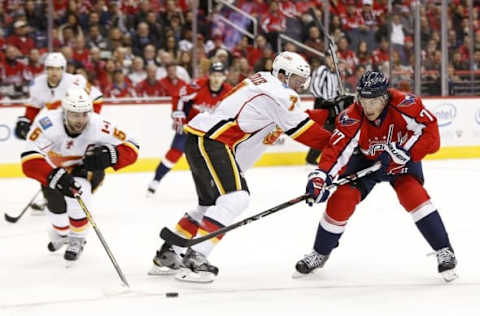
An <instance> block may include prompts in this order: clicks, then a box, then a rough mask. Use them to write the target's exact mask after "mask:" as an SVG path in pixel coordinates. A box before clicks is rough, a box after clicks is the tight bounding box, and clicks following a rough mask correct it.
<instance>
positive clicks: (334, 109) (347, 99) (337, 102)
mask: <svg viewBox="0 0 480 316" xmlns="http://www.w3.org/2000/svg"><path fill="white" fill-rule="evenodd" d="M354 101H355V97H354V96H353V95H339V96H337V97H335V98H333V99H329V100H322V99H319V98H317V99H315V108H318V109H329V110H330V113H331V114H333V115H334V116H337V115H338V114H340V112H342V111H343V110H345V109H346V108H347V107H348V106H349V105H350V104H352V103H353V102H354Z"/></svg>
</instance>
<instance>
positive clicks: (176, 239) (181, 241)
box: [160, 162, 381, 248]
mask: <svg viewBox="0 0 480 316" xmlns="http://www.w3.org/2000/svg"><path fill="white" fill-rule="evenodd" d="M380 167H381V163H380V162H377V163H375V164H374V165H372V166H370V167H368V168H365V169H362V170H360V171H357V172H355V173H353V174H351V175H348V176H346V177H344V178H341V179H339V180H338V181H336V182H335V183H332V184H331V185H329V186H328V187H327V188H326V189H327V190H332V189H334V188H335V187H337V186H340V185H343V184H347V183H350V182H352V181H355V180H357V179H359V178H361V177H364V176H366V175H368V174H370V173H372V172H375V171H377V170H378V169H380ZM309 197H310V195H309V194H302V195H300V196H298V197H296V198H294V199H292V200H290V201H287V202H284V203H282V204H279V205H277V206H274V207H272V208H271V209H268V210H266V211H263V212H261V213H258V214H256V215H253V216H250V217H247V218H245V219H243V220H241V221H239V222H236V223H234V224H231V225H229V226H225V227H223V228H221V229H219V230H216V231H214V232H211V233H210V234H207V235H205V236H202V237H198V238H194V239H186V238H183V237H181V236H179V235H177V234H176V233H174V232H172V231H171V230H170V229H168V228H167V227H164V228H162V230H161V231H160V237H161V238H162V239H163V240H165V242H166V243H168V244H171V245H176V246H179V247H183V248H187V247H191V246H193V245H196V244H199V243H201V242H204V241H205V240H208V239H211V238H213V237H216V236H218V235H222V234H225V233H226V232H229V231H231V230H233V229H235V228H238V227H240V226H244V225H247V224H249V223H251V222H254V221H257V220H259V219H261V218H263V217H266V216H268V215H271V214H273V213H276V212H278V211H280V210H283V209H285V208H287V207H290V206H292V205H295V204H297V203H299V202H301V201H304V200H306V199H307V198H309Z"/></svg>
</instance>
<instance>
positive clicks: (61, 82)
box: [15, 53, 103, 211]
mask: <svg viewBox="0 0 480 316" xmlns="http://www.w3.org/2000/svg"><path fill="white" fill-rule="evenodd" d="M66 66H67V61H66V60H65V57H63V54H62V53H50V54H48V55H47V58H46V59H45V69H46V73H45V74H41V75H39V76H38V77H36V78H35V79H34V81H33V84H32V85H31V87H30V99H29V100H28V101H27V103H26V105H25V114H24V116H21V117H19V118H18V120H17V123H16V126H15V135H16V136H17V137H18V138H19V139H25V137H26V136H27V134H28V132H29V130H30V126H31V125H32V122H33V120H34V119H35V117H37V115H38V113H39V112H40V111H41V110H42V109H47V110H53V109H56V108H58V107H59V106H60V104H61V100H62V98H63V97H64V96H65V93H66V91H67V90H68V89H69V88H71V87H79V88H85V89H87V92H88V93H89V95H90V98H91V100H92V101H93V106H94V112H96V113H100V110H101V106H102V103H103V96H102V94H101V92H100V91H98V89H93V88H90V86H89V84H87V81H86V79H85V78H84V77H83V76H81V75H72V74H69V73H65V69H66ZM45 205H46V200H45V199H40V200H37V201H36V202H34V203H32V205H31V206H32V208H33V209H34V210H39V211H41V210H43V209H44V208H45Z"/></svg>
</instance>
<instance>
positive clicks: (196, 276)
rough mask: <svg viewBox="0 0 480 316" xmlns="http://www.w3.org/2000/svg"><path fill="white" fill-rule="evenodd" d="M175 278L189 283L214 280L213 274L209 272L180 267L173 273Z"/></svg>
mask: <svg viewBox="0 0 480 316" xmlns="http://www.w3.org/2000/svg"><path fill="white" fill-rule="evenodd" d="M175 279H176V280H178V281H181V282H190V283H212V282H213V281H214V280H215V276H214V275H213V273H210V272H203V271H199V272H193V271H192V270H190V269H187V268H182V269H179V271H178V273H177V274H176V275H175Z"/></svg>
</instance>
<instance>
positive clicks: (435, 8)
mask: <svg viewBox="0 0 480 316" xmlns="http://www.w3.org/2000/svg"><path fill="white" fill-rule="evenodd" d="M323 1H324V0H297V1H288V0H236V1H230V2H231V3H233V4H234V5H236V6H237V7H239V8H240V9H242V10H243V11H245V12H247V13H249V14H250V15H252V16H253V17H255V18H256V19H257V20H258V26H259V30H258V31H259V32H258V35H257V36H256V38H254V39H249V38H248V37H247V36H244V35H242V34H241V33H240V32H238V31H236V30H235V29H233V28H231V27H228V26H227V25H226V24H225V23H223V22H222V21H221V20H220V19H219V15H223V16H225V17H227V18H228V19H229V20H230V21H232V22H235V23H237V24H240V25H244V26H245V28H246V29H247V30H252V23H251V21H250V20H248V19H246V18H245V16H243V15H240V14H238V13H237V12H235V11H233V10H230V9H229V8H228V7H227V6H222V5H218V4H216V5H214V7H213V13H210V14H209V12H208V10H207V1H199V5H200V7H199V8H198V14H197V18H198V20H197V21H198V31H199V33H198V34H197V38H196V43H197V51H198V58H199V62H198V68H197V70H198V71H197V75H199V76H200V75H203V74H205V73H206V71H207V69H208V66H209V64H210V63H211V62H212V60H218V61H221V62H223V63H224V64H226V65H227V68H228V69H229V72H228V79H227V80H228V82H229V83H230V84H232V85H235V84H236V83H238V82H239V81H241V80H242V79H243V78H245V77H247V76H249V75H250V74H252V73H253V72H256V71H260V70H267V71H268V70H271V67H272V62H273V58H274V56H275V54H276V52H277V50H278V40H279V34H285V35H287V36H289V37H291V38H293V39H295V40H297V41H300V42H302V43H304V44H306V45H308V46H310V47H312V48H314V49H316V50H318V51H320V52H321V53H323V52H325V50H326V49H327V47H325V40H324V37H323V34H322V32H321V31H320V30H319V29H318V27H317V26H316V24H315V21H314V19H313V18H312V16H311V15H310V13H309V11H308V9H309V8H313V11H314V13H315V15H316V17H317V18H318V19H319V20H320V21H323V16H324V11H323V10H324V6H323ZM52 2H53V29H52V32H51V34H50V36H52V44H53V49H54V50H55V51H60V52H62V53H63V54H64V56H65V57H66V59H67V61H68V67H67V71H68V72H71V73H75V72H83V73H85V74H86V76H87V77H88V80H89V81H90V82H92V84H94V85H96V86H98V87H99V88H100V89H101V91H102V92H103V93H104V96H105V97H107V98H121V97H144V96H167V95H172V94H173V93H175V89H174V88H172V87H175V86H177V85H178V83H177V81H178V80H180V81H182V82H184V83H189V82H190V81H191V80H192V78H193V77H194V75H195V74H194V71H193V67H192V47H193V42H194V41H193V34H192V19H193V13H192V10H191V4H190V1H189V0H150V1H138V0H123V1H114V0H69V1H67V0H52ZM466 2H467V1H466V0H453V1H449V14H448V52H449V55H448V56H449V75H450V76H449V79H450V81H451V82H457V81H462V80H464V79H465V78H466V77H465V75H464V74H467V77H468V78H470V76H469V74H470V72H469V70H475V71H479V70H480V17H479V11H480V0H473V5H474V10H473V12H472V13H473V20H474V23H473V26H472V28H473V33H472V32H471V31H470V23H469V16H468V15H469V12H468V9H467V5H466ZM329 3H330V6H329V8H330V9H329V10H330V25H329V32H330V34H331V35H332V36H333V38H334V39H335V41H336V43H337V47H338V57H339V67H340V72H341V76H342V78H343V80H344V81H345V83H346V86H347V88H350V89H353V87H355V85H356V82H357V80H358V78H359V77H360V76H361V74H362V73H363V72H364V71H365V70H368V69H380V70H383V71H387V72H388V68H389V65H388V63H389V60H390V58H391V62H392V77H391V81H392V83H393V84H394V85H396V86H397V87H400V88H403V89H405V90H409V89H411V88H412V85H411V83H412V78H413V76H412V73H413V67H414V65H415V55H414V45H413V38H414V36H413V35H414V34H413V32H414V20H413V19H414V15H413V14H412V12H413V8H412V4H413V1H412V0H394V1H393V10H392V12H391V14H388V12H387V0H329ZM422 3H423V5H422V7H421V11H420V16H421V18H420V25H421V45H422V46H421V47H422V61H421V63H422V67H423V69H422V79H423V80H424V81H425V82H426V84H425V86H424V88H425V90H424V91H423V90H422V93H425V94H440V91H439V84H438V83H439V80H440V77H439V76H440V60H441V58H442V55H441V50H440V40H441V36H440V34H441V33H440V29H441V23H440V21H441V20H440V2H439V1H434V0H425V1H422ZM215 13H218V14H219V15H216V14H215ZM46 16H48V6H47V1H44V0H43V1H42V0H23V1H20V0H4V1H1V2H0V47H1V50H0V64H1V66H0V96H1V97H2V98H8V99H17V98H25V97H27V96H28V84H29V82H31V80H32V79H33V78H34V77H35V76H36V75H38V74H39V73H42V72H43V71H44V69H43V59H44V56H45V53H46V52H47V51H48V48H47V46H48V36H49V35H48V25H47V24H48V23H47V22H48V19H46V18H45V17H46ZM389 30H391V35H390V38H389V36H388V34H389V32H390V31H389ZM472 41H473V47H474V50H473V56H471V51H470V49H469V45H470V43H471V42H472ZM282 43H283V46H282V47H281V49H282V50H291V51H297V52H299V53H302V54H303V55H304V56H305V57H306V58H307V59H308V60H309V62H310V63H311V65H312V67H313V68H315V67H316V66H318V65H319V64H321V63H323V60H322V58H321V57H319V56H318V55H316V54H312V53H310V52H304V51H302V50H301V49H300V48H298V47H297V46H295V45H294V44H292V43H291V42H288V41H283V42H282ZM390 45H392V48H393V54H392V56H391V57H390ZM471 58H472V60H473V64H471ZM462 71H463V72H462Z"/></svg>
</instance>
